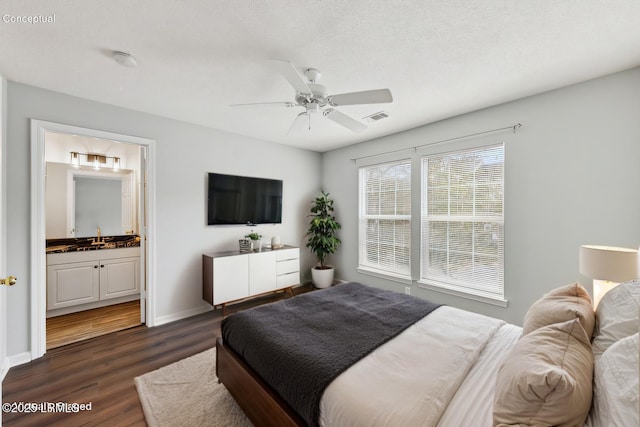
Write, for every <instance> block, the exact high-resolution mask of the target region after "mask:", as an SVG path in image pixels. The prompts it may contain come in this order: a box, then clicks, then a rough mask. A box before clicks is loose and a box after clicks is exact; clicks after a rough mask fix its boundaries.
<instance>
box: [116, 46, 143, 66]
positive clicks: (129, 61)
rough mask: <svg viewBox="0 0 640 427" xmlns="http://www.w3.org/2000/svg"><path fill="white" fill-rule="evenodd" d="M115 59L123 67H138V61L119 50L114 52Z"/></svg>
mask: <svg viewBox="0 0 640 427" xmlns="http://www.w3.org/2000/svg"><path fill="white" fill-rule="evenodd" d="M112 56H113V59H114V60H115V61H116V62H117V63H118V64H121V65H124V66H125V67H129V68H135V67H136V66H137V65H138V60H137V59H136V58H135V57H134V56H133V55H131V54H128V53H126V52H121V51H119V50H115V51H113V54H112Z"/></svg>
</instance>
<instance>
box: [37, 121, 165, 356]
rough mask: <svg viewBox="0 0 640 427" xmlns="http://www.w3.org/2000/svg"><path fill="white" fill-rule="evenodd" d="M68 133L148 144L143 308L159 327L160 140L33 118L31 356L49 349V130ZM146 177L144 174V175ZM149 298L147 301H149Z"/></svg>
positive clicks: (142, 231)
mask: <svg viewBox="0 0 640 427" xmlns="http://www.w3.org/2000/svg"><path fill="white" fill-rule="evenodd" d="M46 131H52V132H57V133H67V134H71V135H81V136H87V137H93V138H99V139H107V140H112V141H118V142H124V143H128V144H136V145H139V146H142V147H145V149H146V154H147V165H146V166H147V168H146V172H147V188H146V201H147V206H146V208H147V212H148V218H147V223H146V227H145V228H144V229H142V227H143V224H140V228H141V229H140V230H139V233H140V236H141V239H142V240H143V241H144V243H143V244H141V246H140V247H141V257H143V256H145V252H144V251H145V248H146V263H145V268H144V275H145V280H146V283H147V288H146V290H144V288H143V287H142V286H141V292H140V298H141V300H142V301H141V307H146V314H147V316H146V324H147V326H155V318H156V315H155V313H156V300H155V288H154V285H155V276H156V271H155V270H156V267H155V266H156V262H155V259H156V250H155V249H156V248H155V208H156V204H155V156H156V146H155V145H156V141H155V140H154V139H149V138H142V137H137V136H131V135H124V134H119V133H113V132H107V131H101V130H96V129H89V128H83V127H79V126H73V125H67V124H62V123H55V122H48V121H44V120H36V119H31V292H30V293H31V359H32V360H33V359H37V358H39V357H41V356H43V355H44V354H45V352H46V348H47V340H46V333H47V330H46V311H47V304H46V303H47V298H46V296H47V274H46V271H47V270H46V268H47V258H46V226H45V224H46V222H45V217H46V212H45V170H46V166H45V157H44V149H45V132H46ZM141 179H144V177H141ZM144 199H145V195H144V194H140V197H138V204H139V207H141V204H142V203H144ZM145 300H146V304H145Z"/></svg>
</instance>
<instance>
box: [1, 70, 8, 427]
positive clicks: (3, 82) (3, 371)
mask: <svg viewBox="0 0 640 427" xmlns="http://www.w3.org/2000/svg"><path fill="white" fill-rule="evenodd" d="M6 135H7V81H6V79H5V78H4V76H3V75H2V74H0V276H2V277H5V275H6V274H7V230H6V226H7V215H6V210H5V209H6V206H7V200H6V194H7V191H6V190H7V179H6V178H7V177H6V175H5V174H6V170H7V168H6V164H7V160H6V159H7V156H6V152H7V151H6V141H7V140H6ZM6 293H7V292H6V290H5V286H2V285H0V404H2V382H3V381H4V377H5V375H7V372H8V371H9V361H8V360H7V323H8V322H7V295H6ZM0 426H2V417H1V416H0Z"/></svg>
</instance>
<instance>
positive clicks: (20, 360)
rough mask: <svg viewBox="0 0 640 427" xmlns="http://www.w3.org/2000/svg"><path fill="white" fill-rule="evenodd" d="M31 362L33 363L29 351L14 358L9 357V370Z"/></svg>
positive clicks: (15, 355)
mask: <svg viewBox="0 0 640 427" xmlns="http://www.w3.org/2000/svg"><path fill="white" fill-rule="evenodd" d="M29 362H31V352H28V351H25V352H22V353H18V354H14V355H13V356H7V365H9V366H8V367H9V368H13V367H14V366H18V365H22V364H24V363H29ZM7 370H8V369H7Z"/></svg>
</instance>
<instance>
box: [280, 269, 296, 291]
mask: <svg viewBox="0 0 640 427" xmlns="http://www.w3.org/2000/svg"><path fill="white" fill-rule="evenodd" d="M276 281H277V284H276V286H277V287H278V289H281V288H286V287H289V286H293V285H297V284H299V283H300V272H299V271H296V272H295V273H289V274H283V275H282V276H278V277H277V278H276Z"/></svg>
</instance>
